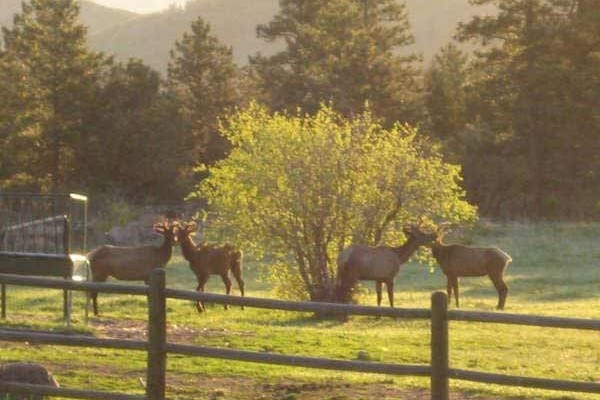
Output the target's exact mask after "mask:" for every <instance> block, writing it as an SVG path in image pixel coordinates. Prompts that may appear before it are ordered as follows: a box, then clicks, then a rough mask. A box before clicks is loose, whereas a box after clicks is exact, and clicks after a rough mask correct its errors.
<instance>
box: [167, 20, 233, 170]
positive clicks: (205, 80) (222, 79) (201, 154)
mask: <svg viewBox="0 0 600 400" xmlns="http://www.w3.org/2000/svg"><path fill="white" fill-rule="evenodd" d="M237 79H238V78H237V70H236V67H235V64H234V63H233V56H232V52H231V48H229V47H227V46H225V45H223V44H221V43H220V42H219V40H218V39H217V38H216V37H215V36H213V35H212V34H211V32H210V26H209V25H208V24H207V23H205V22H204V21H203V20H202V18H200V17H198V19H197V20H196V21H195V22H193V23H192V25H191V32H189V33H187V32H186V33H184V34H183V37H182V38H181V39H180V40H179V41H177V42H176V43H175V47H174V49H173V50H172V51H171V61H170V62H169V67H168V86H169V88H170V90H171V91H172V93H174V94H175V95H176V96H178V97H179V98H180V100H181V106H182V109H183V112H184V115H186V116H187V119H188V125H189V129H190V131H191V132H192V134H193V136H194V138H195V139H194V144H193V145H194V148H195V151H196V156H197V159H199V160H201V161H202V162H213V161H215V160H218V159H221V158H223V157H224V155H225V153H226V151H227V148H228V143H226V142H225V141H224V140H223V138H221V137H220V136H219V135H218V131H217V122H218V117H219V116H220V115H222V114H223V113H225V112H226V111H227V110H228V109H231V108H233V107H234V106H236V105H238V103H239V101H240V95H239V93H238V88H237V84H238V80H237Z"/></svg>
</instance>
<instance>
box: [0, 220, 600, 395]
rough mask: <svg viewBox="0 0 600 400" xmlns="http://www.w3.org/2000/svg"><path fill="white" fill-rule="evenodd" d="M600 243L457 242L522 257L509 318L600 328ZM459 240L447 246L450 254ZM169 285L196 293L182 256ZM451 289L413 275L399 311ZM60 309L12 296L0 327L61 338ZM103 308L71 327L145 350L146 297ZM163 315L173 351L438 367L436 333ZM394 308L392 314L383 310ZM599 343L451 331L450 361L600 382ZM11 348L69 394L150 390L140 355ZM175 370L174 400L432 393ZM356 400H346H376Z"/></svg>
mask: <svg viewBox="0 0 600 400" xmlns="http://www.w3.org/2000/svg"><path fill="white" fill-rule="evenodd" d="M599 237H600V224H583V223H578V224H575V223H560V224H559V223H552V224H551V223H547V224H540V223H538V224H517V223H510V224H491V223H480V224H478V225H477V227H476V228H475V229H474V230H473V231H472V232H469V234H468V235H466V234H463V235H462V237H461V238H460V241H462V242H468V243H472V244H485V245H497V246H499V247H501V248H502V249H504V250H505V251H507V252H508V253H509V254H510V255H511V256H512V257H513V260H514V261H513V263H512V264H511V265H510V267H509V269H508V271H507V283H508V285H509V288H510V291H509V295H508V300H507V307H506V312H510V313H519V314H536V315H550V316H564V317H580V318H595V319H600V293H599V291H600V266H599V265H598V264H599V261H600V247H599V246H597V240H598V239H597V238H599ZM452 241H453V240H452V237H450V238H449V239H448V242H452ZM257 267H258V266H257V265H256V264H255V263H252V262H249V261H248V262H247V263H246V271H245V277H246V282H247V295H248V296H254V297H273V294H272V292H271V291H270V288H269V286H268V284H266V283H264V282H261V281H258V280H257V279H256V277H257V272H256V270H257ZM167 285H168V286H169V287H173V288H181V289H193V288H194V287H195V279H194V277H193V275H192V273H191V272H190V271H189V269H188V268H187V266H186V264H185V263H184V262H183V260H182V259H181V257H180V256H178V255H176V256H175V258H174V259H173V260H172V261H171V263H170V264H169V266H168V267H167ZM364 287H365V293H364V294H363V296H362V297H361V299H360V302H361V304H370V305H374V304H375V294H374V288H373V284H372V283H370V282H367V283H365V285H364ZM443 288H445V278H444V276H443V274H442V273H441V271H439V269H436V270H435V272H434V273H433V274H430V272H429V269H428V268H427V267H425V266H421V265H417V264H410V265H408V266H406V268H405V269H404V270H403V271H402V272H401V273H400V275H399V276H398V278H397V280H396V293H395V302H396V304H397V306H398V307H411V308H413V307H423V308H426V307H429V301H430V300H429V298H430V294H431V292H432V291H434V290H439V289H443ZM207 290H208V291H211V292H217V293H222V292H223V290H224V289H223V285H222V283H221V282H220V279H219V278H217V277H213V278H211V280H210V281H209V285H208V288H207ZM236 293H237V288H236V286H235V283H234V294H236ZM61 299H62V295H61V293H60V292H59V291H54V290H36V289H29V288H27V289H23V288H15V287H9V290H8V319H7V320H5V321H2V322H1V323H0V326H3V327H15V328H27V329H45V330H55V331H63V330H64V329H65V328H64V327H63V325H62V322H61V318H60V317H61V307H62V304H61ZM99 302H100V311H101V314H102V315H101V317H100V318H97V319H96V318H92V320H91V323H90V325H89V326H85V325H84V324H83V322H82V316H83V311H82V310H83V305H84V300H83V296H82V295H76V296H75V303H74V310H75V311H74V314H75V318H76V319H78V320H77V321H76V322H75V324H74V326H73V330H75V331H76V332H78V333H84V334H90V335H97V336H112V335H114V334H118V335H120V336H119V337H136V338H139V337H141V335H143V330H144V328H145V325H144V324H145V321H146V303H145V299H144V298H143V297H135V296H124V295H102V294H101V295H100V296H99ZM496 302H497V295H496V292H495V290H494V288H493V286H492V284H491V282H489V280H488V279H487V278H467V279H463V280H462V281H461V309H463V310H483V311H493V310H494V307H495V305H496ZM167 306H168V323H169V332H170V334H171V336H170V341H177V342H182V343H194V344H200V345H209V346H218V347H225V348H234V349H244V350H252V351H269V352H277V353H285V354H294V355H307V356H320V357H331V358H341V359H348V360H356V359H358V358H359V357H363V356H364V355H365V354H366V356H367V357H368V359H370V360H372V361H382V362H393V363H410V364H426V363H428V360H429V323H428V322H427V321H419V320H390V319H385V318H381V319H376V318H368V317H353V318H351V319H350V320H349V321H347V322H339V321H330V320H317V319H314V318H313V317H312V316H311V315H309V314H298V313H290V312H283V311H268V310H260V309H250V308H247V309H246V310H243V311H242V310H240V309H239V307H232V308H230V309H229V310H227V311H224V310H223V308H222V306H219V305H208V311H207V312H206V313H204V314H202V315H200V314H198V313H197V312H196V310H195V308H194V306H193V304H192V303H191V302H187V301H176V300H169V301H168V303H167ZM384 306H387V301H386V300H384ZM599 343H600V335H599V333H598V332H586V331H576V330H567V329H550V328H536V327H522V326H510V325H495V324H494V325H493V324H480V323H462V322H451V323H450V359H451V366H452V367H455V368H463V369H470V370H479V371H485V372H495V373H503V374H510V375H523V376H533V377H544V378H556V379H568V380H579V381H593V382H600V344H599ZM2 348H3V349H2V352H1V353H0V361H2V362H6V361H11V360H29V361H37V362H40V363H42V364H44V365H47V366H48V367H49V368H50V369H51V370H52V372H53V373H54V375H55V376H56V378H57V380H58V381H59V382H60V383H61V385H63V386H65V387H82V388H93V389H99V390H111V391H124V392H127V393H142V391H143V389H142V388H141V385H140V383H139V382H138V378H140V377H142V378H145V362H146V357H145V354H144V353H143V352H121V351H111V350H95V349H84V348H70V347H57V346H37V345H27V344H20V343H7V342H3V343H2ZM168 369H169V375H168V393H169V397H170V398H173V399H179V398H182V399H183V398H198V399H201V398H207V399H210V398H219V397H220V396H221V395H223V396H225V397H227V398H239V399H246V398H247V399H253V398H259V396H258V395H257V393H258V392H260V391H261V390H260V388H261V386H260V385H261V384H270V383H278V382H299V383H302V382H314V383H318V384H325V383H326V382H334V383H335V384H336V385H338V384H339V385H344V384H350V385H354V386H353V387H354V388H356V390H359V389H358V388H361V387H363V386H361V385H369V384H373V383H376V384H378V385H384V386H386V387H397V388H402V389H405V388H427V385H428V379H424V378H411V377H401V378H398V377H393V378H392V377H388V376H384V375H369V374H357V373H342V372H330V371H322V370H314V369H305V368H291V367H279V366H269V365H262V364H255V363H242V362H233V361H224V360H215V359H207V358H195V357H183V356H170V357H169V364H168ZM199 380H201V384H199ZM229 380H231V382H234V383H231V382H230V381H229ZM211 382H213V383H212V384H211ZM219 385H221V386H219ZM340 387H342V386H340ZM236 388H237V389H236ZM257 388H258V389H257ZM340 390H341V389H340ZM451 390H452V392H453V393H459V392H460V393H465V394H466V395H470V396H473V397H475V398H477V397H478V396H479V397H480V398H494V399H496V398H511V399H514V398H518V399H530V398H536V399H537V398H540V399H593V398H598V396H597V395H590V394H587V395H586V394H569V393H562V392H555V391H543V390H533V389H523V388H511V387H505V386H495V385H482V384H475V383H468V382H461V381H451ZM257 391H258V392H257ZM356 393H358V392H355V393H354V395H350V397H348V398H371V397H362V396H363V395H362V394H361V395H358V394H356ZM263 398H272V397H263ZM277 398H284V397H277ZM290 398H296V397H293V396H292V397H290ZM302 398H305V397H302ZM323 398H325V397H323ZM328 398H336V397H335V396H332V397H328ZM338 398H344V396H338ZM373 398H374V397H373ZM392 398H396V397H392Z"/></svg>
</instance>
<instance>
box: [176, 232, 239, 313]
mask: <svg viewBox="0 0 600 400" xmlns="http://www.w3.org/2000/svg"><path fill="white" fill-rule="evenodd" d="M195 230H196V224H195V223H193V222H192V223H182V224H180V226H179V228H178V230H177V239H178V241H179V245H180V246H181V253H182V254H183V257H184V258H185V259H186V260H187V261H188V262H189V264H190V269H191V270H192V271H193V272H194V274H195V275H196V280H197V281H198V286H197V287H196V291H199V292H204V286H205V285H206V282H207V281H208V278H210V276H211V275H219V276H220V277H221V279H222V280H223V283H224V284H225V291H226V293H227V294H230V293H231V279H230V278H229V272H230V271H231V273H232V274H233V276H234V278H235V280H236V281H237V284H238V288H239V289H240V293H241V295H242V297H244V279H243V278H242V261H243V253H242V251H241V250H239V249H236V248H235V247H234V246H232V245H231V244H228V243H227V244H224V245H220V246H219V245H213V244H206V243H200V244H198V245H196V243H194V240H193V239H192V235H193V233H194V231H195ZM196 308H197V309H198V312H202V311H204V304H203V303H202V301H198V302H197V303H196ZM225 308H226V309H227V308H228V307H227V305H225ZM242 309H244V306H242Z"/></svg>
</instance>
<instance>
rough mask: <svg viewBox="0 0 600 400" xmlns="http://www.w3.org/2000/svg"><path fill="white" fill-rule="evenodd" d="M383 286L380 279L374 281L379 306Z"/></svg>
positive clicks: (378, 305)
mask: <svg viewBox="0 0 600 400" xmlns="http://www.w3.org/2000/svg"><path fill="white" fill-rule="evenodd" d="M382 286H383V282H382V281H375V290H376V291H377V307H380V306H381V288H382Z"/></svg>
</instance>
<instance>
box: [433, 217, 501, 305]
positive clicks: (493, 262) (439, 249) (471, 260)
mask: <svg viewBox="0 0 600 400" xmlns="http://www.w3.org/2000/svg"><path fill="white" fill-rule="evenodd" d="M444 234H445V230H444V226H441V227H440V228H439V229H438V234H437V239H436V241H435V242H434V243H433V244H432V245H431V252H432V253H433V257H434V258H435V259H436V261H437V262H438V264H439V265H440V267H441V268H442V271H443V272H444V275H446V279H447V289H446V290H447V292H448V302H450V300H451V297H452V290H454V298H455V300H456V307H458V306H459V305H458V278H459V277H469V276H485V275H487V276H489V278H490V279H491V281H492V283H493V284H494V286H495V287H496V290H497V291H498V306H497V308H498V309H499V310H502V309H504V304H505V303H506V295H507V294H508V286H507V285H506V282H504V270H505V269H506V267H507V266H508V264H510V262H511V261H512V258H511V257H510V256H509V255H508V254H506V253H505V252H504V251H502V250H500V249H499V248H497V247H471V246H463V245H460V244H444V243H443V237H444Z"/></svg>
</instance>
